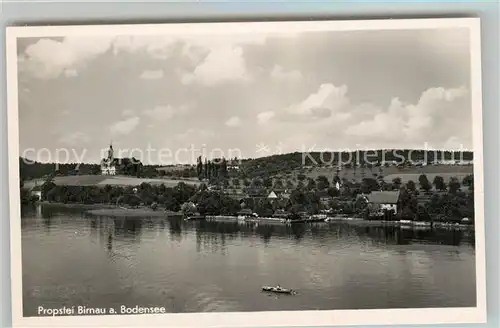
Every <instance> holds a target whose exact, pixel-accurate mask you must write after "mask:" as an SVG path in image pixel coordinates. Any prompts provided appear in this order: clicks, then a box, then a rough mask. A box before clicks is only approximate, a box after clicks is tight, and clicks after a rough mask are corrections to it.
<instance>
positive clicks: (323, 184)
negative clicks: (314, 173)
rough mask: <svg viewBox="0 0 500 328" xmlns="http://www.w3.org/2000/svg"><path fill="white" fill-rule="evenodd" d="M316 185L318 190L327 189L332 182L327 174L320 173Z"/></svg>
mask: <svg viewBox="0 0 500 328" xmlns="http://www.w3.org/2000/svg"><path fill="white" fill-rule="evenodd" d="M316 186H317V188H318V190H325V189H328V188H329V187H330V182H329V181H328V178H327V177H326V176H324V175H320V176H318V177H317V178H316Z"/></svg>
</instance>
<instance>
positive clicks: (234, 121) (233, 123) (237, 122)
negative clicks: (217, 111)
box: [225, 116, 241, 127]
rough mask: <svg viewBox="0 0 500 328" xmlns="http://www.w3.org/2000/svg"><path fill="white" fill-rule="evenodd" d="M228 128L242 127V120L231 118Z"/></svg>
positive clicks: (236, 117) (227, 122) (228, 121)
mask: <svg viewBox="0 0 500 328" xmlns="http://www.w3.org/2000/svg"><path fill="white" fill-rule="evenodd" d="M225 124H226V125H227V126H230V127H236V126H240V125H241V119H240V118H239V117H238V116H233V117H231V118H229V119H228V120H227V121H226V123H225Z"/></svg>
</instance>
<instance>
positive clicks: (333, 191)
mask: <svg viewBox="0 0 500 328" xmlns="http://www.w3.org/2000/svg"><path fill="white" fill-rule="evenodd" d="M339 195H340V190H338V189H337V188H335V187H330V188H328V196H330V197H338V196H339Z"/></svg>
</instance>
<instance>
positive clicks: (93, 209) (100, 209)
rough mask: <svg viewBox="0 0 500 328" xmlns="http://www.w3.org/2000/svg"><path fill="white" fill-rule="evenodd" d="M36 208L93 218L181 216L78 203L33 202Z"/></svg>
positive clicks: (173, 213)
mask: <svg viewBox="0 0 500 328" xmlns="http://www.w3.org/2000/svg"><path fill="white" fill-rule="evenodd" d="M34 205H37V206H47V207H54V208H71V209H81V210H85V213H86V214H90V215H94V216H110V217H143V216H146V217H164V218H166V217H169V216H178V215H181V213H180V212H172V211H165V210H163V209H157V210H156V211H154V210H152V209H151V208H146V207H139V208H125V207H120V206H117V205H112V204H80V203H55V202H53V203H51V202H40V201H39V202H35V203H34Z"/></svg>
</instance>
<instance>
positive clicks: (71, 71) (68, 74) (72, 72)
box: [64, 68, 78, 77]
mask: <svg viewBox="0 0 500 328" xmlns="http://www.w3.org/2000/svg"><path fill="white" fill-rule="evenodd" d="M64 75H65V76H66V77H76V76H78V71H77V70H76V69H69V68H67V69H65V70H64Z"/></svg>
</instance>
